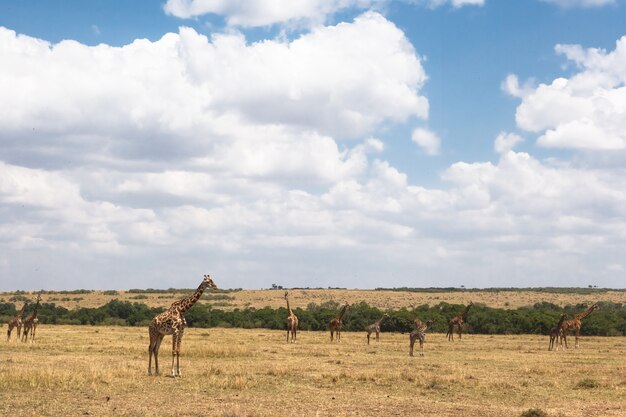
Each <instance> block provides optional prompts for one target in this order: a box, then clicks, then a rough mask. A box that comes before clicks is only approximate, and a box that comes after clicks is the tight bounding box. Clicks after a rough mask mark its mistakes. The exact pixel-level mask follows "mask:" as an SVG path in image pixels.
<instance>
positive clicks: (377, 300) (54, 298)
mask: <svg viewBox="0 0 626 417" xmlns="http://www.w3.org/2000/svg"><path fill="white" fill-rule="evenodd" d="M191 291H193V290H191ZM22 294H23V295H26V296H27V297H28V298H30V299H34V298H35V297H36V292H26V293H22ZM289 294H290V297H291V298H292V299H293V300H296V301H297V303H298V305H299V306H302V307H305V306H306V305H307V304H309V303H315V304H318V305H319V304H322V303H324V302H326V301H329V300H333V301H337V302H339V303H343V302H348V303H350V304H355V303H359V302H361V301H365V302H367V303H368V304H369V305H370V306H372V307H376V308H379V309H400V308H403V307H404V308H409V307H410V306H411V305H414V306H418V305H423V304H426V305H429V306H434V305H437V304H439V303H440V302H443V301H445V302H447V303H451V304H467V303H468V302H469V301H470V300H472V301H473V302H474V303H481V304H486V305H488V306H490V307H493V308H504V309H515V308H519V307H524V306H531V305H533V304H535V303H540V302H548V303H552V304H555V305H558V306H561V307H563V306H566V305H568V304H571V305H575V304H579V303H585V304H589V305H590V304H593V303H594V302H596V301H600V300H601V301H608V302H613V303H626V292H625V291H623V290H622V291H619V290H593V291H589V292H588V293H577V292H568V291H565V290H563V291H540V290H532V289H523V290H501V291H493V290H485V291H480V290H472V291H458V290H457V291H443V290H442V291H437V290H434V291H433V290H431V291H422V292H420V291H414V292H412V291H392V290H359V289H350V290H346V289H290V290H289ZM16 295H17V294H16V293H14V292H4V293H0V302H2V301H3V300H4V302H8V301H10V300H11V299H12V297H15V296H16ZM41 296H42V303H54V304H55V305H57V306H60V307H64V308H67V309H70V310H73V309H77V308H82V307H84V308H94V307H100V306H102V305H104V304H106V303H108V302H109V301H111V300H114V299H118V300H120V301H130V302H139V303H143V304H146V305H147V306H148V307H168V306H169V305H170V304H171V303H172V302H174V301H176V300H178V299H180V298H181V293H180V292H177V291H170V292H168V291H161V292H148V291H146V292H141V291H137V290H135V291H123V290H120V291H102V290H94V291H88V292H85V293H84V294H82V293H73V294H72V293H63V292H47V293H46V292H44V293H43V294H42V295H41ZM198 302H199V303H200V304H210V305H213V306H215V307H216V308H220V309H223V310H232V309H235V308H250V307H253V308H257V309H258V308H263V307H271V308H277V307H284V306H285V300H284V299H283V298H282V293H280V291H275V290H241V291H230V292H226V293H214V294H205V295H204V296H203V297H202V298H201V299H200V300H199V301H198Z"/></svg>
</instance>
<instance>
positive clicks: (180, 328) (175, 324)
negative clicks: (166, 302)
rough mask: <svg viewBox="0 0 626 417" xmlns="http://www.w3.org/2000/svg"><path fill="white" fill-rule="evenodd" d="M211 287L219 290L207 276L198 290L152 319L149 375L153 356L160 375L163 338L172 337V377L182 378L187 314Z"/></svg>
mask: <svg viewBox="0 0 626 417" xmlns="http://www.w3.org/2000/svg"><path fill="white" fill-rule="evenodd" d="M209 286H210V287H211V288H213V289H214V290H216V289H217V285H215V283H214V282H213V280H212V279H211V277H210V276H209V275H205V276H204V279H203V280H202V282H201V283H200V286H199V287H198V289H197V290H196V291H195V292H194V293H193V294H191V295H190V296H187V297H185V298H183V299H181V300H178V301H175V302H173V303H172V305H171V306H170V308H168V309H167V310H165V311H164V312H163V313H161V314H159V315H157V316H156V317H155V318H153V319H152V321H151V322H150V325H149V326H148V333H149V335H150V346H148V375H152V355H154V369H155V372H156V374H157V375H159V348H160V347H161V342H162V341H163V337H165V336H166V335H170V334H171V335H172V377H177V376H181V374H180V362H179V358H180V343H181V341H182V339H183V333H184V331H185V327H187V321H186V320H185V316H184V314H185V312H187V310H189V309H190V308H191V307H192V306H193V305H194V304H195V303H196V301H198V299H200V296H201V295H202V293H203V292H204V290H205V289H206V287H209Z"/></svg>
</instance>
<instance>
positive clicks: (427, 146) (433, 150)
mask: <svg viewBox="0 0 626 417" xmlns="http://www.w3.org/2000/svg"><path fill="white" fill-rule="evenodd" d="M411 139H412V140H413V142H414V143H415V144H416V145H418V146H419V147H421V148H422V149H423V150H424V152H426V153H427V154H428V155H437V154H438V153H439V147H440V145H441V140H440V139H439V137H438V136H437V135H436V134H435V133H433V132H432V131H430V130H428V129H424V128H421V127H418V128H415V129H414V130H413V133H412V134H411Z"/></svg>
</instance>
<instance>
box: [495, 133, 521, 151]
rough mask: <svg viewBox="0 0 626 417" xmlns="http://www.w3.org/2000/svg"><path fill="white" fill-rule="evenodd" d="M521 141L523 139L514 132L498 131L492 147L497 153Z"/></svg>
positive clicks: (509, 148) (507, 149)
mask: <svg viewBox="0 0 626 417" xmlns="http://www.w3.org/2000/svg"><path fill="white" fill-rule="evenodd" d="M523 141H524V139H523V138H522V137H521V136H519V135H516V134H515V133H506V132H500V134H499V135H498V137H496V140H495V142H494V144H493V148H494V149H495V151H496V152H498V153H505V152H508V151H510V150H511V149H513V148H514V147H515V146H516V145H517V144H519V143H521V142H523Z"/></svg>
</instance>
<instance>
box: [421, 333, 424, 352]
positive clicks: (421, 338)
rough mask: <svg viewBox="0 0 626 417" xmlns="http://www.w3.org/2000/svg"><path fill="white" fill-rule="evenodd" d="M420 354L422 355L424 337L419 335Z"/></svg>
mask: <svg viewBox="0 0 626 417" xmlns="http://www.w3.org/2000/svg"><path fill="white" fill-rule="evenodd" d="M420 356H424V339H422V338H421V337H420Z"/></svg>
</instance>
